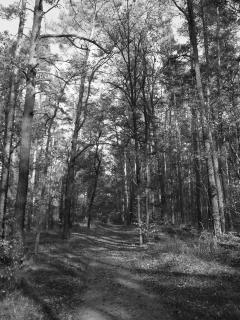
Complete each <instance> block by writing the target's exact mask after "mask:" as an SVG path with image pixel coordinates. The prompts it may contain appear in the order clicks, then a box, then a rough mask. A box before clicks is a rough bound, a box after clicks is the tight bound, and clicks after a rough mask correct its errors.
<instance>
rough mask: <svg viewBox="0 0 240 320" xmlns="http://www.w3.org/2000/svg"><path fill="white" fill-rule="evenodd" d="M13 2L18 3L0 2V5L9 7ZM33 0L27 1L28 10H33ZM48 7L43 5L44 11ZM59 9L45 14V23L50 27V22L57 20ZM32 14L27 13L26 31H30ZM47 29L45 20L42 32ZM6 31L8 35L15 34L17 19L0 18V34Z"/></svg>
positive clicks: (7, 0) (11, 1)
mask: <svg viewBox="0 0 240 320" xmlns="http://www.w3.org/2000/svg"><path fill="white" fill-rule="evenodd" d="M14 2H16V3H19V2H20V1H19V0H0V4H1V5H3V6H9V5H10V4H13V3H14ZM34 2H35V1H34V0H28V6H27V7H28V8H31V9H33V7H34ZM48 7H49V6H47V5H46V4H45V8H44V9H45V10H46V9H48ZM58 12H59V9H53V10H51V11H50V12H49V13H48V14H47V21H48V24H49V25H51V23H52V22H54V21H56V20H57V17H58ZM32 14H33V13H32V12H31V11H30V10H29V11H28V13H27V21H26V29H31V26H32ZM46 28H47V24H46V21H45V19H44V20H43V28H42V29H43V31H45V30H44V29H46ZM5 30H7V31H8V32H9V33H10V34H12V35H15V34H17V30H18V18H16V19H12V20H6V19H2V18H0V32H3V31H5Z"/></svg>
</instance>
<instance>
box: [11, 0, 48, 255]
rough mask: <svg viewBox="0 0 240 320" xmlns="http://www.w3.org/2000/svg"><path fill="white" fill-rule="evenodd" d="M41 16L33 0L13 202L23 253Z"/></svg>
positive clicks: (39, 0) (38, 3) (37, 0)
mask: <svg viewBox="0 0 240 320" xmlns="http://www.w3.org/2000/svg"><path fill="white" fill-rule="evenodd" d="M42 17H43V6H42V0H35V7H34V17H33V26H32V32H31V38H30V48H29V58H28V65H27V72H26V96H25V103H24V112H23V118H22V126H21V144H20V158H19V179H18V186H17V196H16V202H15V224H14V229H15V230H14V234H15V238H16V239H17V243H18V247H19V250H18V253H19V255H21V254H22V253H23V243H24V220H25V207H26V202H27V192H28V175H29V158H30V148H31V139H32V122H33V112H34V105H35V85H36V67H37V61H36V55H37V53H36V49H37V45H38V42H39V36H40V29H41V22H42Z"/></svg>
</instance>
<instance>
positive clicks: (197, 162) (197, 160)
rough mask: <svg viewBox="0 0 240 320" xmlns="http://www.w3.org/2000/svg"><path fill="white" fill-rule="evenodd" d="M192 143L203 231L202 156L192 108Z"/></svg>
mask: <svg viewBox="0 0 240 320" xmlns="http://www.w3.org/2000/svg"><path fill="white" fill-rule="evenodd" d="M192 143H193V153H194V159H193V168H194V173H195V192H194V193H195V197H194V198H195V201H194V202H195V208H194V211H196V218H197V225H198V229H199V230H202V228H203V223H202V210H201V162H200V159H201V154H200V146H199V132H198V118H197V112H196V110H195V107H194V106H192Z"/></svg>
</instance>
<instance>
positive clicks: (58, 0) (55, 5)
mask: <svg viewBox="0 0 240 320" xmlns="http://www.w3.org/2000/svg"><path fill="white" fill-rule="evenodd" d="M59 2H60V0H57V2H56V3H55V4H54V5H53V6H52V7H51V8H49V9H48V10H47V11H45V12H44V13H43V15H45V14H47V13H48V12H49V11H51V10H52V9H54V8H56V7H58V4H59Z"/></svg>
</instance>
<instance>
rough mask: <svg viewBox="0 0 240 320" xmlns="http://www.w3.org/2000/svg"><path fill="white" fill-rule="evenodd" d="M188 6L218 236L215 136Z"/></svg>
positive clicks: (192, 12)
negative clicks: (214, 160)
mask: <svg viewBox="0 0 240 320" xmlns="http://www.w3.org/2000/svg"><path fill="white" fill-rule="evenodd" d="M187 5H188V26H189V36H190V41H191V45H192V49H193V60H194V67H195V77H196V85H197V91H198V96H199V102H200V106H201V110H200V115H201V121H202V125H203V132H204V143H205V152H206V157H207V166H208V179H209V184H210V197H211V204H212V215H213V222H214V232H215V234H216V235H219V234H221V233H222V228H221V220H220V214H219V208H218V194H217V185H216V180H215V172H214V162H213V159H212V155H213V147H214V146H213V136H212V131H211V121H210V119H209V109H208V106H207V103H206V102H205V98H204V92H203V86H202V77H201V71H200V64H199V55H198V46H197V32H196V23H195V17H194V11H193V2H192V0H187Z"/></svg>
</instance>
